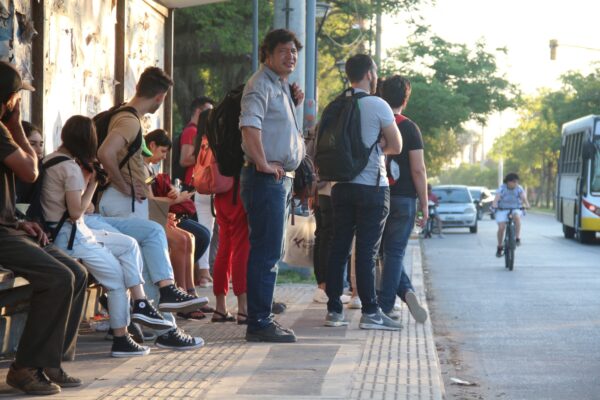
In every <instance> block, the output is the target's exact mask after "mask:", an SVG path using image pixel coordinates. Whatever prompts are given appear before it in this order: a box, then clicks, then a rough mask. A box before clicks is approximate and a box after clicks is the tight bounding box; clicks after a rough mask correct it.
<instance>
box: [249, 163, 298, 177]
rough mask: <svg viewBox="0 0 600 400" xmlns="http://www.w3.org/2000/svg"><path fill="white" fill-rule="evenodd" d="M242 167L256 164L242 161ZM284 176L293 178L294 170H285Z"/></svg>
mask: <svg viewBox="0 0 600 400" xmlns="http://www.w3.org/2000/svg"><path fill="white" fill-rule="evenodd" d="M244 167H254V168H256V164H254V163H253V162H250V161H244ZM284 176H285V177H287V178H290V179H294V177H295V176H296V172H295V171H285V174H284Z"/></svg>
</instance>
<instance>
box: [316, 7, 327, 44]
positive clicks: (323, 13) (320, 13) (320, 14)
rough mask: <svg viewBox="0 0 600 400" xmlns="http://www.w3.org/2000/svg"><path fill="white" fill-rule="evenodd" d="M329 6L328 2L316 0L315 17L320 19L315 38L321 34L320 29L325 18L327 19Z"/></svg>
mask: <svg viewBox="0 0 600 400" xmlns="http://www.w3.org/2000/svg"><path fill="white" fill-rule="evenodd" d="M330 8H331V5H330V4H329V3H325V2H324V1H317V12H316V17H317V18H318V19H320V22H319V28H318V29H317V38H318V37H319V35H320V34H321V29H323V24H325V20H326V19H327V16H328V14H329V9H330Z"/></svg>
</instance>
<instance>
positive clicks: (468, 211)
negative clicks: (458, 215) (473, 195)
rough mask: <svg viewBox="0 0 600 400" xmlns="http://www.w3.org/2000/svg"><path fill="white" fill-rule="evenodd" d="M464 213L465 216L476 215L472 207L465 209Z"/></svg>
mask: <svg viewBox="0 0 600 400" xmlns="http://www.w3.org/2000/svg"><path fill="white" fill-rule="evenodd" d="M464 213H465V214H475V210H474V209H473V208H471V207H469V208H465V211H464Z"/></svg>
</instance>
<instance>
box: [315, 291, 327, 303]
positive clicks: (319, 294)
mask: <svg viewBox="0 0 600 400" xmlns="http://www.w3.org/2000/svg"><path fill="white" fill-rule="evenodd" d="M313 301H314V302H315V303H327V302H328V301H329V297H327V293H325V291H324V290H323V289H321V288H320V287H318V288H317V289H316V290H315V294H314V295H313Z"/></svg>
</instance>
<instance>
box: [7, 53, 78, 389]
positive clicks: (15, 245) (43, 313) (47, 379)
mask: <svg viewBox="0 0 600 400" xmlns="http://www.w3.org/2000/svg"><path fill="white" fill-rule="evenodd" d="M23 89H25V90H33V88H32V87H31V86H29V85H27V84H24V83H23V82H22V80H21V77H20V75H19V73H18V72H17V71H16V70H15V69H14V68H13V67H12V66H11V65H10V64H8V63H4V62H0V119H1V120H2V121H3V122H0V187H1V189H0V254H2V265H3V266H4V267H6V268H8V269H10V270H11V271H13V272H14V273H15V274H16V275H18V276H23V277H24V278H26V279H27V280H28V281H29V283H30V284H31V288H32V295H31V300H30V310H29V315H28V317H27V322H26V324H25V329H24V331H23V335H22V336H21V340H20V342H19V347H18V349H17V354H16V357H15V362H14V363H13V364H12V365H11V366H10V370H9V371H8V375H7V377H6V382H7V383H8V384H9V385H10V386H12V387H14V388H17V389H19V390H22V391H24V392H25V393H27V394H32V395H50V394H56V393H60V391H61V387H74V386H80V385H81V383H82V382H81V380H79V379H77V378H74V377H72V376H70V375H68V374H67V373H66V372H65V371H64V370H63V369H62V365H61V364H62V361H71V360H73V359H74V357H75V344H76V341H77V329H78V327H79V323H80V321H81V316H82V310H83V300H84V295H85V289H86V283H87V273H86V271H85V269H84V268H83V267H82V266H81V265H79V264H78V263H77V262H75V261H74V260H72V259H71V258H70V257H69V256H67V255H66V254H64V253H63V252H61V251H60V250H58V249H57V248H55V247H54V246H53V245H51V244H49V242H48V238H47V237H46V235H45V233H44V232H43V230H42V229H41V227H40V226H39V225H37V224H36V223H33V222H26V221H19V220H17V218H16V210H15V185H14V179H15V176H16V177H18V178H19V179H21V180H23V181H25V182H33V181H35V180H36V179H37V176H38V168H37V165H38V160H37V156H36V154H35V151H34V150H33V149H32V148H31V146H30V145H29V142H28V141H27V138H26V136H25V133H24V132H23V127H22V126H21V122H20V121H21V115H20V114H21V113H20V97H21V90H23Z"/></svg>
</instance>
